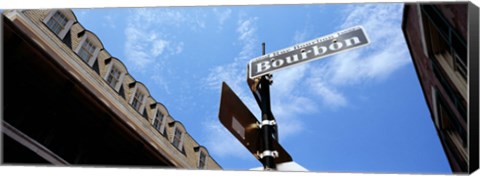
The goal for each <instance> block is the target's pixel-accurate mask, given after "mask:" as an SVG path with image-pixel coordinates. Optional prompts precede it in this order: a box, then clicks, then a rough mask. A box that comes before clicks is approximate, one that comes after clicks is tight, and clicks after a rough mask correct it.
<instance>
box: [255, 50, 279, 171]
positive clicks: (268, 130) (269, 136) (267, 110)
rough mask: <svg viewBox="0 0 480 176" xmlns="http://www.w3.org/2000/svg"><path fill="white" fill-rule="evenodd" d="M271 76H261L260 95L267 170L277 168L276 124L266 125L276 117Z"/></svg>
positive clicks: (263, 53)
mask: <svg viewBox="0 0 480 176" xmlns="http://www.w3.org/2000/svg"><path fill="white" fill-rule="evenodd" d="M262 55H265V43H262ZM269 79H270V78H269V76H262V77H261V78H260V90H259V91H260V96H261V100H262V105H261V109H262V129H261V130H262V133H261V134H262V138H263V139H264V140H263V141H264V143H263V152H262V154H263V158H262V160H263V164H264V169H265V170H276V168H277V167H276V165H275V162H274V159H275V158H274V156H273V152H274V151H275V149H274V148H273V140H274V139H273V137H274V133H273V131H274V124H275V123H274V124H273V125H272V124H271V123H270V124H269V125H265V124H266V123H264V122H271V121H273V120H275V119H274V117H273V115H272V113H271V107H270V80H269Z"/></svg>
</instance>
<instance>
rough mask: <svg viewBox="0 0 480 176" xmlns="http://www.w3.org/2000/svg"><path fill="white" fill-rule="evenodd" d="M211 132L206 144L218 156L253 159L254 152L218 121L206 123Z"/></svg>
mask: <svg viewBox="0 0 480 176" xmlns="http://www.w3.org/2000/svg"><path fill="white" fill-rule="evenodd" d="M203 126H204V127H205V129H206V130H207V133H208V134H209V137H208V140H207V142H206V143H205V146H208V150H209V152H211V153H214V154H215V156H218V157H226V158H231V157H235V158H241V159H251V158H252V154H251V153H250V152H249V151H248V150H247V149H246V148H245V147H244V146H243V145H242V144H241V143H240V142H239V141H238V140H237V139H236V138H235V137H234V136H233V135H232V134H230V132H229V131H227V130H226V128H225V127H223V126H222V125H221V124H219V123H218V122H217V121H215V122H208V123H204V124H203Z"/></svg>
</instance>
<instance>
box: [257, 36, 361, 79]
mask: <svg viewBox="0 0 480 176" xmlns="http://www.w3.org/2000/svg"><path fill="white" fill-rule="evenodd" d="M368 43H369V40H368V37H367V36H366V34H365V32H364V30H363V28H362V27H361V26H356V27H352V28H349V29H345V30H343V31H339V32H336V33H333V34H330V35H326V36H323V37H320V38H317V39H314V40H310V41H308V42H304V43H301V44H297V45H294V46H291V47H288V48H285V49H282V50H278V51H275V52H272V53H269V54H266V55H263V56H260V57H257V58H255V59H252V60H251V61H250V62H249V63H248V64H249V71H248V74H249V77H250V78H252V79H253V78H256V77H259V76H262V75H265V74H268V73H271V72H272V71H276V70H279V69H283V68H287V67H289V66H292V65H295V64H299V63H306V62H309V61H313V60H317V59H320V58H323V57H326V56H329V55H332V54H336V53H339V52H342V51H347V50H350V49H353V48H357V47H360V46H365V45H367V44H368Z"/></svg>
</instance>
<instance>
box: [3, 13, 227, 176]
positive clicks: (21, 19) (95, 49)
mask: <svg viewBox="0 0 480 176" xmlns="http://www.w3.org/2000/svg"><path fill="white" fill-rule="evenodd" d="M2 31H3V87H4V90H3V95H4V97H3V105H2V111H3V115H2V117H3V120H2V139H3V141H2V148H3V158H2V159H3V160H2V163H3V164H36V165H38V164H40V165H43V164H44V165H51V164H53V165H74V166H76V165H107V166H108V165H110V166H148V167H168V168H171V167H174V168H186V169H221V167H220V166H219V164H218V163H217V162H216V161H215V160H214V159H213V158H212V157H211V156H210V155H209V153H208V150H207V149H206V148H205V147H204V146H202V145H200V144H199V143H198V142H196V141H195V140H194V139H193V138H192V137H191V136H190V135H189V134H188V132H187V130H186V129H185V127H184V126H183V125H182V123H181V122H179V121H177V120H175V119H174V118H173V117H172V115H171V114H170V113H169V112H168V109H167V108H166V107H165V106H164V105H163V104H162V103H161V102H159V101H157V100H155V99H154V97H152V96H151V95H150V93H149V91H148V88H147V87H145V85H144V84H142V83H141V82H140V81H138V80H135V78H133V77H132V76H131V75H130V74H129V73H128V70H127V68H126V67H125V65H124V64H123V63H122V62H121V60H120V59H118V58H115V56H112V55H111V54H110V53H109V52H108V50H107V49H106V48H107V47H108V46H103V44H102V41H101V40H100V39H99V38H98V37H97V36H96V35H95V33H93V32H92V31H89V30H88V29H85V28H84V27H83V26H82V25H81V23H80V22H79V21H77V19H76V17H75V14H74V13H73V11H71V10H68V9H53V10H7V11H4V12H3V15H2Z"/></svg>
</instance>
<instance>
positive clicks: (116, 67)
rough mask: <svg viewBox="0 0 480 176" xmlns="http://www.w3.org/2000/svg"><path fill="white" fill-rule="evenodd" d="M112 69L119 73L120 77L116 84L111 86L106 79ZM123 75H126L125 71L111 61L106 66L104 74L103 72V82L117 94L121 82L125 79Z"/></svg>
mask: <svg viewBox="0 0 480 176" xmlns="http://www.w3.org/2000/svg"><path fill="white" fill-rule="evenodd" d="M113 69H116V70H118V71H119V72H120V76H119V78H118V80H117V83H116V84H115V85H114V86H112V85H111V83H110V82H109V81H108V78H109V76H110V74H111V72H112V70H113ZM125 75H126V71H125V70H124V69H122V68H121V67H119V66H118V65H117V64H116V63H114V62H113V61H112V62H110V63H109V64H108V65H107V69H106V72H105V76H104V78H103V79H104V80H105V81H106V82H107V84H108V85H110V87H112V88H113V89H114V90H115V91H116V92H119V91H120V87H121V86H122V84H123V80H124V79H125Z"/></svg>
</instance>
